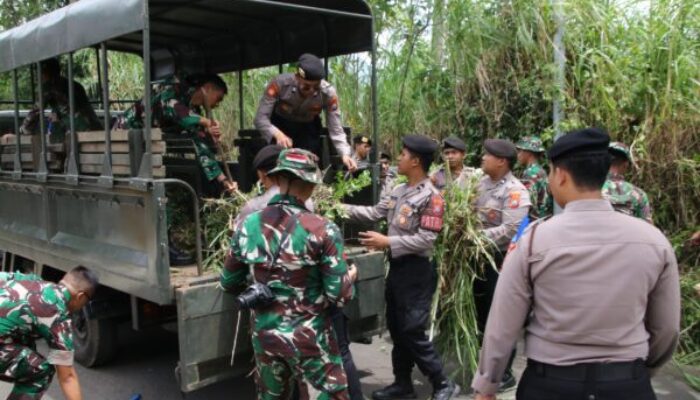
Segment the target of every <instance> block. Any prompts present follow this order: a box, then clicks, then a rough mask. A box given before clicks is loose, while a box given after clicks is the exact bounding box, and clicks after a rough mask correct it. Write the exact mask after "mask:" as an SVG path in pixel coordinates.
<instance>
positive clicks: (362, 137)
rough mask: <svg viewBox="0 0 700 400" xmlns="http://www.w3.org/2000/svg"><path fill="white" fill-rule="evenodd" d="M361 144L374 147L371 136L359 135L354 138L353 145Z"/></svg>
mask: <svg viewBox="0 0 700 400" xmlns="http://www.w3.org/2000/svg"><path fill="white" fill-rule="evenodd" d="M360 143H367V144H368V145H370V146H371V145H372V139H370V138H369V136H366V135H357V136H355V137H354V138H352V144H360Z"/></svg>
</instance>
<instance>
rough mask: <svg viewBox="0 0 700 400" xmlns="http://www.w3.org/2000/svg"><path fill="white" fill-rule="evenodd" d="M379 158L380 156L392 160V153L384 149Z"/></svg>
mask: <svg viewBox="0 0 700 400" xmlns="http://www.w3.org/2000/svg"><path fill="white" fill-rule="evenodd" d="M379 158H380V159H382V158H385V159H387V160H389V161H391V154H389V153H387V152H385V151H382V152H380V153H379Z"/></svg>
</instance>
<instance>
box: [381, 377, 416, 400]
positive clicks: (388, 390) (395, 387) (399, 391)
mask: <svg viewBox="0 0 700 400" xmlns="http://www.w3.org/2000/svg"><path fill="white" fill-rule="evenodd" d="M372 398H373V399H374V400H392V399H415V398H416V392H415V391H414V390H413V383H411V379H410V378H404V379H399V378H397V379H396V380H395V381H394V383H392V384H391V385H389V386H387V387H385V388H384V389H379V390H375V391H374V392H372Z"/></svg>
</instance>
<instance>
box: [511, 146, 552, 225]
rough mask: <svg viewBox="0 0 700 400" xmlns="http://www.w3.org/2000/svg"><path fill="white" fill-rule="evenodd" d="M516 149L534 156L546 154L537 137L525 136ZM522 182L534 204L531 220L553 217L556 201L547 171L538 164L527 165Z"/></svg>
mask: <svg viewBox="0 0 700 400" xmlns="http://www.w3.org/2000/svg"><path fill="white" fill-rule="evenodd" d="M515 148H516V149H518V150H525V151H529V152H531V153H534V154H541V153H543V152H544V147H543V146H542V140H541V139H540V138H539V137H537V136H524V137H523V138H522V139H520V140H519V141H518V143H517V144H516V145H515ZM520 181H521V182H522V183H523V185H525V187H526V188H527V190H528V191H529V192H530V201H531V202H532V207H530V219H531V220H533V221H534V220H536V219H539V218H545V217H548V216H550V215H552V213H553V212H554V200H553V198H552V196H551V195H550V193H549V182H548V181H547V171H545V169H544V168H543V167H542V165H540V163H538V162H535V163H533V164H530V165H526V166H525V170H524V171H523V174H522V176H521V177H520Z"/></svg>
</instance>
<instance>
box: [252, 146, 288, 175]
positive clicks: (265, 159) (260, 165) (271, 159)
mask: <svg viewBox="0 0 700 400" xmlns="http://www.w3.org/2000/svg"><path fill="white" fill-rule="evenodd" d="M283 149H284V147H282V146H280V145H278V144H269V145H267V146H265V147H263V148H262V149H260V151H258V154H256V155H255V158H254V159H253V169H256V170H257V169H261V170H264V171H269V170H271V169H272V168H274V167H275V166H276V165H277V158H278V157H279V155H280V153H281V152H282V150H283Z"/></svg>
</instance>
